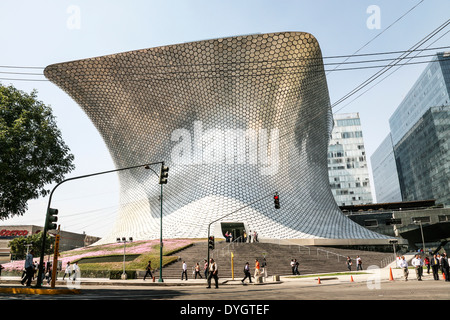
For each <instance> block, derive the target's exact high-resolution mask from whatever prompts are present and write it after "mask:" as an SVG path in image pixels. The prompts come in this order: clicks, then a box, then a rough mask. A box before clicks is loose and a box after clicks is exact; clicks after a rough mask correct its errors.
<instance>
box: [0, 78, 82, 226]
mask: <svg viewBox="0 0 450 320" xmlns="http://www.w3.org/2000/svg"><path fill="white" fill-rule="evenodd" d="M73 159H74V156H73V155H72V154H70V150H69V148H68V147H67V146H66V144H65V143H64V141H63V140H62V137H61V132H60V131H59V129H58V127H57V126H56V121H55V118H54V116H53V115H52V110H51V108H50V107H49V106H46V105H45V104H44V103H42V102H41V101H38V100H37V92H36V91H35V90H33V91H32V92H31V93H30V94H27V93H25V92H22V91H20V90H17V89H16V88H14V87H13V86H8V87H5V86H2V85H1V84H0V219H2V220H4V219H7V218H10V217H12V216H15V215H20V216H21V215H23V214H24V213H25V212H26V210H27V209H28V205H27V202H28V201H29V200H31V199H36V198H38V197H39V196H46V195H47V194H48V193H49V192H50V190H48V189H46V188H45V186H46V185H48V184H50V183H54V182H56V183H58V182H60V181H62V180H64V175H65V174H67V173H69V172H71V171H72V170H73V169H74V168H75V166H74V165H73Z"/></svg>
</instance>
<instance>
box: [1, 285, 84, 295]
mask: <svg viewBox="0 0 450 320" xmlns="http://www.w3.org/2000/svg"><path fill="white" fill-rule="evenodd" d="M0 293H12V294H47V295H53V294H79V293H81V290H79V289H62V288H32V287H26V288H23V287H1V288H0Z"/></svg>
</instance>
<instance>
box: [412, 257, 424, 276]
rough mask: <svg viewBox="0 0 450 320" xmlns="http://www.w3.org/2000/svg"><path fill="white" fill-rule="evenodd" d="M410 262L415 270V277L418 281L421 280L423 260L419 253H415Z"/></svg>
mask: <svg viewBox="0 0 450 320" xmlns="http://www.w3.org/2000/svg"><path fill="white" fill-rule="evenodd" d="M411 264H412V266H413V267H414V269H415V270H416V278H417V280H418V281H422V274H423V261H422V259H421V257H420V255H418V254H416V256H415V257H414V258H413V259H412V260H411Z"/></svg>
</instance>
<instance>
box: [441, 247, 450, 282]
mask: <svg viewBox="0 0 450 320" xmlns="http://www.w3.org/2000/svg"><path fill="white" fill-rule="evenodd" d="M441 269H442V275H443V276H444V278H445V281H450V279H449V278H448V277H449V269H450V268H449V263H448V257H447V254H446V253H443V254H442V258H441Z"/></svg>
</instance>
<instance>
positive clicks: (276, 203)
mask: <svg viewBox="0 0 450 320" xmlns="http://www.w3.org/2000/svg"><path fill="white" fill-rule="evenodd" d="M273 202H274V204H275V209H280V197H279V196H278V193H277V194H275V195H274V196H273Z"/></svg>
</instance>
